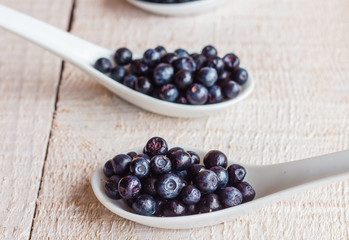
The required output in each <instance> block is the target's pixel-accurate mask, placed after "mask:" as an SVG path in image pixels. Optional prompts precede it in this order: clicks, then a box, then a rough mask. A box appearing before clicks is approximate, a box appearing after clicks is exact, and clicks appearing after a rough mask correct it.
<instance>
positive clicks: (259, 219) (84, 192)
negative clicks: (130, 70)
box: [32, 0, 349, 240]
mask: <svg viewBox="0 0 349 240" xmlns="http://www.w3.org/2000/svg"><path fill="white" fill-rule="evenodd" d="M347 8H348V1H345V0H336V1H317V0H310V1H307V2H304V1H300V0H296V1H273V0H266V1H257V0H256V1H253V0H251V1H244V0H236V1H232V2H231V3H229V4H227V5H226V6H225V7H223V8H220V9H217V10H215V11H212V12H209V13H205V14H202V15H197V16H193V17H181V18H169V17H160V16H154V15H150V14H147V13H145V12H142V11H140V10H138V9H135V8H133V7H132V6H131V5H129V4H128V3H126V2H125V1H123V0H105V1H94V0H84V1H82V0H78V1H77V5H76V11H75V15H74V24H73V28H72V32H73V33H74V34H76V35H78V36H80V37H82V38H84V39H87V40H89V41H92V42H95V43H97V44H100V45H103V46H105V47H109V48H112V49H115V48H118V47H121V46H127V47H129V48H131V49H132V50H134V52H143V51H144V50H145V49H146V48H150V47H155V46H156V45H158V44H163V45H165V46H166V48H168V49H172V50H173V49H175V48H177V47H183V48H186V49H200V48H201V47H202V46H204V45H206V44H208V43H211V44H214V45H215V46H217V48H218V50H219V51H220V52H221V53H226V52H230V51H234V52H236V53H237V54H238V55H239V56H240V57H241V62H242V65H243V66H246V68H247V69H248V70H249V71H250V73H251V74H252V75H253V76H254V78H255V79H256V81H257V84H256V89H255V91H254V93H253V94H252V96H251V97H249V98H248V99H247V100H246V101H244V102H242V103H239V104H238V105H236V106H234V107H232V108H231V109H229V110H227V111H225V112H222V113H219V114H215V115H213V116H210V117H208V118H199V119H176V118H167V117H162V116H158V115H155V114H152V113H148V112H144V111H143V110H140V109H138V108H136V107H134V106H132V105H130V104H128V103H126V102H125V101H123V100H121V99H119V98H118V97H116V96H114V95H113V94H111V93H110V92H109V91H107V90H105V89H104V88H103V87H101V86H100V85H98V84H97V83H95V82H94V81H93V79H90V78H89V77H88V76H86V75H85V74H83V73H82V72H80V71H79V70H78V69H76V68H74V67H72V66H71V65H67V66H66V68H65V70H64V74H63V80H62V85H61V91H60V96H59V102H58V109H57V115H56V118H55V121H54V127H53V132H52V138H51V140H50V148H49V151H48V159H47V163H46V167H45V173H44V176H43V182H42V188H41V191H40V194H39V199H38V211H37V216H36V219H35V224H34V228H33V235H32V236H33V238H34V239H47V238H55V237H57V236H60V237H61V238H68V239H215V240H216V239H293V238H295V239H303V238H304V239H348V238H349V232H348V231H349V230H348V229H349V225H348V224H349V215H348V211H347V209H348V208H349V195H348V191H349V182H348V181H344V182H339V183H334V184H332V185H328V186H323V187H319V188H316V189H311V190H309V191H307V192H304V193H302V194H300V195H298V196H295V197H293V198H291V199H289V200H285V201H282V202H278V203H276V204H272V205H270V206H267V207H265V208H263V209H261V210H260V211H257V212H255V213H251V214H249V215H247V216H243V217H240V218H237V219H234V220H232V221H228V222H226V223H224V224H220V225H217V226H213V227H207V228H200V229H192V230H161V229H153V228H149V227H145V226H142V225H139V224H135V223H132V222H130V221H127V220H124V219H122V218H120V217H118V216H116V215H114V214H112V213H111V212H110V211H108V210H106V209H105V208H104V207H103V206H102V205H101V204H100V203H99V202H98V201H97V199H96V198H95V197H94V196H93V193H92V190H91V187H90V184H89V178H90V175H91V173H92V172H93V171H94V169H95V168H96V167H97V166H98V165H99V164H101V163H103V162H105V161H106V160H107V159H109V158H110V157H112V156H113V155H115V154H117V153H120V151H122V150H125V149H128V148H130V147H132V146H138V145H141V144H144V143H145V141H146V140H147V139H148V138H149V137H152V136H154V135H158V136H163V137H164V138H166V139H168V140H169V141H170V142H173V143H181V144H186V145H191V146H194V147H200V148H204V149H221V150H223V151H224V152H226V153H227V154H228V156H230V158H233V159H236V160H239V161H242V162H246V163H259V164H268V163H277V162H285V161H290V160H296V159H298V158H305V157H310V156H313V155H319V154H324V153H328V152H333V151H339V150H344V149H348V148H349V128H348V127H349V111H348V105H349V99H348V89H349V85H348V84H349V81H348V79H349V68H348V65H347V63H348V62H349V49H348V47H347V41H346V40H347V39H348V38H349V30H348V29H349V28H348V24H349V15H348V14H347V11H346V9H347Z"/></svg>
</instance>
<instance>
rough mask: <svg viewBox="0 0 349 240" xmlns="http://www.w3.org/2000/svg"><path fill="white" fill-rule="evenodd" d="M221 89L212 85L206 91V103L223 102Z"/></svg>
mask: <svg viewBox="0 0 349 240" xmlns="http://www.w3.org/2000/svg"><path fill="white" fill-rule="evenodd" d="M223 98H224V97H223V93H222V88H221V87H220V86H219V85H213V86H212V87H210V88H209V89H208V100H207V103H210V104H213V103H219V102H222V101H223Z"/></svg>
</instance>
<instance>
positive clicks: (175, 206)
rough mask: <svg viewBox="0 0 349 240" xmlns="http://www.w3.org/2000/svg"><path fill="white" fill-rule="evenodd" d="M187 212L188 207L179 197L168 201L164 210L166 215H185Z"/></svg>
mask: <svg viewBox="0 0 349 240" xmlns="http://www.w3.org/2000/svg"><path fill="white" fill-rule="evenodd" d="M186 212H187V207H186V206H185V204H184V203H182V202H181V201H179V200H178V199H172V200H170V201H168V203H167V204H166V207H165V208H164V210H163V214H164V216H166V217H175V216H183V215H185V214H186Z"/></svg>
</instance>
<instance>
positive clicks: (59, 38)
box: [0, 0, 254, 117]
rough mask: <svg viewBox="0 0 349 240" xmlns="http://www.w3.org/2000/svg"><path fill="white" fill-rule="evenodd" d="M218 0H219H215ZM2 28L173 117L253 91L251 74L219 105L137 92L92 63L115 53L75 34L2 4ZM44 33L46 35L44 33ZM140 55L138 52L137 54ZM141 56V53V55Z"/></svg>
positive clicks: (202, 111)
mask: <svg viewBox="0 0 349 240" xmlns="http://www.w3.org/2000/svg"><path fill="white" fill-rule="evenodd" d="M205 1H206V0H204V1H203V2H205ZM215 1H218V0H215ZM0 27H2V28H4V29H6V30H9V31H11V32H13V33H15V34H17V35H18V36H20V37H23V38H25V39H27V40H29V41H31V42H33V43H35V44H37V45H38V46H40V47H43V48H45V49H46V50H48V51H50V52H52V53H53V54H55V55H57V56H59V57H61V58H63V59H64V60H66V61H68V62H70V63H72V64H73V65H75V66H77V67H78V68H80V69H81V70H83V71H84V72H86V73H87V74H88V75H90V76H92V77H93V78H94V79H95V80H97V82H99V83H100V84H102V85H103V86H104V87H106V88H107V89H109V90H110V91H111V92H113V93H114V94H116V95H118V96H119V97H121V98H123V99H124V100H125V101H127V102H130V103H132V104H133V105H135V106H138V107H139V108H143V109H145V110H147V111H150V112H153V113H157V114H160V115H165V116H170V117H202V116H207V115H210V114H212V113H214V112H217V111H221V110H223V109H226V108H229V107H231V106H232V105H234V104H235V103H237V102H239V101H241V100H242V99H244V98H246V97H247V96H248V95H249V94H250V93H251V92H252V90H253V87H254V80H253V78H252V77H251V76H249V79H248V81H247V83H246V84H245V85H243V87H242V91H241V92H240V94H239V95H238V96H237V97H236V98H234V99H231V100H226V101H224V102H221V103H216V104H206V105H185V104H177V103H171V102H166V101H163V100H159V99H156V98H154V97H151V96H148V95H145V94H143V93H140V92H137V91H135V90H133V89H131V88H128V87H126V86H125V85H123V84H121V83H119V82H117V81H115V80H113V79H111V78H110V77H108V76H107V75H106V74H103V73H101V72H99V71H97V70H96V69H95V68H94V67H93V65H94V63H95V61H96V60H97V59H98V58H101V57H107V58H109V59H110V60H112V61H113V54H114V52H113V51H111V50H109V49H106V48H103V47H100V46H97V45H95V44H93V43H90V42H87V41H85V40H83V39H80V38H78V37H75V36H73V35H71V34H69V33H67V32H65V31H62V30H60V29H57V28H55V27H53V26H50V25H48V24H46V23H43V22H41V21H38V20H36V19H34V18H32V17H29V16H27V15H25V14H22V13H19V12H17V11H14V10H12V9H10V8H7V7H4V6H2V5H0ZM42 33H44V34H42ZM135 56H137V54H135ZM138 56H142V55H140V54H139V55H138Z"/></svg>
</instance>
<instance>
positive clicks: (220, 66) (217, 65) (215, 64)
mask: <svg viewBox="0 0 349 240" xmlns="http://www.w3.org/2000/svg"><path fill="white" fill-rule="evenodd" d="M205 65H206V66H207V67H212V68H214V69H216V71H217V73H218V74H221V73H222V72H223V71H224V62H223V60H222V59H221V58H220V57H217V56H211V57H209V58H208V59H207V60H206V64H205Z"/></svg>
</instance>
